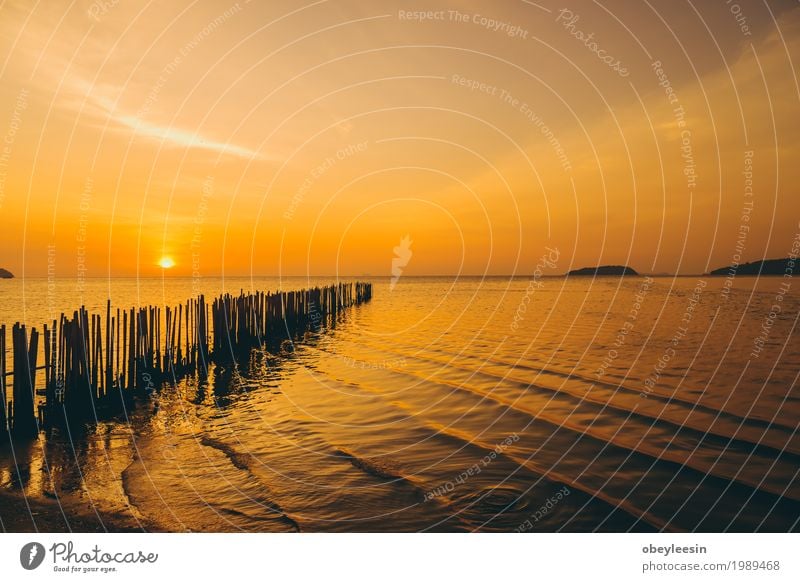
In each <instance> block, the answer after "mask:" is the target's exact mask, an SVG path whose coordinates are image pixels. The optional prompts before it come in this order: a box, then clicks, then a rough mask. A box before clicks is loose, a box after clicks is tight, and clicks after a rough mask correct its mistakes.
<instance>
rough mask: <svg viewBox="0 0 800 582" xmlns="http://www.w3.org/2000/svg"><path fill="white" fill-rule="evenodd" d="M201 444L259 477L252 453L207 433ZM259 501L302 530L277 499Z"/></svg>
mask: <svg viewBox="0 0 800 582" xmlns="http://www.w3.org/2000/svg"><path fill="white" fill-rule="evenodd" d="M200 444H201V445H203V446H206V447H211V448H212V449H216V450H218V451H220V452H221V453H223V454H224V455H225V456H226V457H227V458H228V460H229V461H230V462H231V464H232V465H233V466H234V467H236V468H237V469H239V470H240V471H246V472H247V473H248V474H249V475H250V476H251V477H253V478H255V479H258V476H257V475H256V474H255V473H254V472H253V470H252V469H251V467H250V463H251V462H252V456H251V455H247V454H244V453H240V452H238V451H237V450H236V449H234V448H233V447H232V446H231V445H229V444H228V443H225V442H223V441H220V440H218V439H215V438H212V437H210V436H206V435H204V436H202V437H200ZM262 485H263V483H262ZM257 503H259V504H260V505H262V506H264V507H266V508H267V509H269V510H271V511H273V512H275V513H276V514H277V517H278V518H279V519H281V520H282V521H283V522H284V523H286V524H288V525H289V526H291V527H292V528H294V530H295V531H298V532H299V531H301V530H300V524H299V523H298V522H297V521H296V520H295V519H293V518H292V517H290V516H289V515H288V514H287V513H286V511H284V509H283V508H282V507H281V506H280V505H279V504H278V503H277V502H276V501H274V500H272V499H265V498H261V499H259V500H258V501H257Z"/></svg>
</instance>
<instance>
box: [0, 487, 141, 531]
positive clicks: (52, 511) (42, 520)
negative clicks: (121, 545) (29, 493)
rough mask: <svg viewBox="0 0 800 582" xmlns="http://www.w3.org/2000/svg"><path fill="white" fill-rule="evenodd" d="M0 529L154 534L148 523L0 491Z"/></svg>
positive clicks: (89, 508)
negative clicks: (151, 532)
mask: <svg viewBox="0 0 800 582" xmlns="http://www.w3.org/2000/svg"><path fill="white" fill-rule="evenodd" d="M0 529H2V531H3V532H6V533H11V532H16V533H27V532H39V533H44V532H47V533H69V532H73V533H94V532H98V533H99V532H144V531H157V528H154V527H153V525H152V524H150V523H142V524H141V525H139V526H138V527H137V525H136V523H135V522H134V521H133V520H131V519H126V518H123V517H119V516H114V515H108V514H102V513H97V512H95V511H94V510H92V509H91V507H89V506H87V507H86V508H85V509H84V508H80V507H76V506H74V505H71V504H70V505H66V504H61V505H60V506H59V503H58V502H57V501H55V500H50V499H43V498H35V499H34V498H31V497H29V498H28V499H27V503H26V500H25V497H23V495H22V494H20V493H17V492H11V491H8V490H6V491H2V490H0Z"/></svg>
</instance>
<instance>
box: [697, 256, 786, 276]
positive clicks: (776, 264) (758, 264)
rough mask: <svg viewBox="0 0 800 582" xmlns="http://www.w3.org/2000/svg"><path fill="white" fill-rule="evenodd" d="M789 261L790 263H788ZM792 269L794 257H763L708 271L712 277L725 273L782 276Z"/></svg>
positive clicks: (724, 274)
mask: <svg viewBox="0 0 800 582" xmlns="http://www.w3.org/2000/svg"><path fill="white" fill-rule="evenodd" d="M790 262H791V263H792V264H790ZM793 270H794V259H791V258H785V259H764V260H763V261H753V262H752V263H744V264H742V265H736V266H734V265H728V266H726V267H720V268H719V269H714V270H713V271H711V272H710V273H709V275H710V276H713V277H720V276H722V277H725V276H727V275H731V274H736V275H760V276H764V275H768V276H782V275H784V274H785V273H791V272H792V271H793Z"/></svg>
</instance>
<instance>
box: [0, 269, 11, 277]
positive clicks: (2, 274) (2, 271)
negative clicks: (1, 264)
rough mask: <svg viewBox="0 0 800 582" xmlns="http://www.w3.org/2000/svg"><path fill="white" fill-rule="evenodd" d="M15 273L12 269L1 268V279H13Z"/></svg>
mask: <svg viewBox="0 0 800 582" xmlns="http://www.w3.org/2000/svg"><path fill="white" fill-rule="evenodd" d="M13 278H14V275H13V274H11V271H6V270H5V269H0V279H13Z"/></svg>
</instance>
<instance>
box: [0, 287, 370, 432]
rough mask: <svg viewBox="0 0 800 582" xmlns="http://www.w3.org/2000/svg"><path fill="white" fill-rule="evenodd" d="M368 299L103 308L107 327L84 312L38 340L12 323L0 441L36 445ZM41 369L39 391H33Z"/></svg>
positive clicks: (336, 290) (346, 296) (245, 299)
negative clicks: (52, 430)
mask: <svg viewBox="0 0 800 582" xmlns="http://www.w3.org/2000/svg"><path fill="white" fill-rule="evenodd" d="M371 297H372V284H371V283H361V282H354V283H339V284H337V285H331V286H329V287H316V288H313V289H305V290H302V291H288V292H278V293H262V292H256V293H248V294H246V293H244V292H242V293H240V294H239V295H238V296H234V295H230V294H225V295H221V296H219V297H217V298H216V299H214V300H213V302H212V303H211V304H210V305H209V304H208V303H207V302H206V299H205V297H204V296H202V295H200V296H199V297H197V298H196V299H190V300H188V301H187V302H186V303H185V304H183V305H178V306H177V307H175V308H170V307H166V308H165V309H164V311H163V317H162V308H161V307H152V306H147V307H140V308H138V309H135V308H132V309H130V310H129V311H120V310H119V309H117V310H116V311H112V308H111V302H110V301H109V302H108V303H107V305H106V313H105V319H104V318H103V317H102V316H101V315H99V314H90V313H89V312H88V311H87V310H86V309H85V308H84V307H81V308H80V309H79V310H78V311H75V312H74V313H73V314H72V317H67V316H66V315H65V314H61V316H60V318H59V319H58V320H53V322H52V323H51V324H50V325H45V326H43V333H42V334H40V333H39V332H38V331H37V330H36V328H31V329H30V331H28V329H27V328H26V326H25V325H22V324H20V323H16V324H14V325H13V327H12V329H11V350H7V344H6V326H5V325H2V326H0V396H2V399H1V400H0V402H2V404H1V405H0V434H2V433H5V434H10V435H13V436H14V437H15V438H16V437H34V436H36V435H37V434H38V432H39V430H41V429H43V428H46V427H49V426H59V425H63V424H65V423H70V422H72V421H78V422H82V421H85V420H87V419H92V418H103V417H106V416H109V415H113V414H116V413H118V412H119V411H120V410H121V409H122V407H123V406H124V405H125V403H126V402H129V401H130V400H131V399H132V398H133V397H134V396H135V395H137V394H142V393H146V392H148V391H154V390H156V389H157V388H158V387H159V386H160V385H161V384H162V383H164V382H172V383H174V382H176V381H178V380H179V379H182V378H185V377H187V376H189V375H192V374H197V375H199V376H200V377H203V376H205V375H206V374H207V373H208V367H209V364H211V363H212V362H215V363H221V362H231V361H236V360H237V358H240V357H243V356H245V355H247V354H248V353H249V352H250V350H252V349H255V348H260V347H264V346H266V345H268V344H270V343H273V342H275V341H280V340H281V339H288V338H292V337H295V336H296V335H297V334H298V333H302V332H305V331H307V330H308V329H310V328H312V329H318V328H319V326H320V325H321V323H322V322H323V320H324V319H325V318H327V317H332V316H336V315H337V314H338V313H339V312H340V311H342V310H343V309H346V308H347V307H350V306H352V305H357V304H360V303H363V302H365V301H369V300H370V299H371ZM40 339H41V340H42V341H43V350H40V347H39V342H40ZM9 352H10V354H11V357H10V361H11V365H12V368H11V369H8V367H7V354H8V353H9ZM40 355H43V357H44V362H43V364H42V365H38V364H39V356H40ZM39 370H44V387H43V388H37V372H38V371H39ZM8 378H11V379H12V382H11V384H10V388H11V390H8V388H9V385H8V383H7V379H8Z"/></svg>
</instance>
